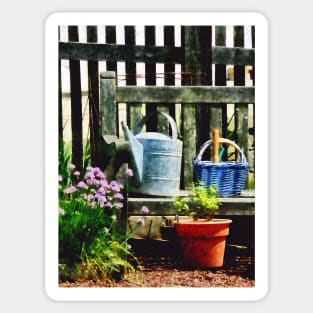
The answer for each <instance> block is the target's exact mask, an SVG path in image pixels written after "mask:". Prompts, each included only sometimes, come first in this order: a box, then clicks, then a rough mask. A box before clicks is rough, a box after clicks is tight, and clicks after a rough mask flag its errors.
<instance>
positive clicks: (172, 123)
mask: <svg viewBox="0 0 313 313" xmlns="http://www.w3.org/2000/svg"><path fill="white" fill-rule="evenodd" d="M155 114H160V115H163V116H164V117H165V118H166V119H167V120H168V122H169V124H170V126H171V129H172V140H176V139H177V137H178V134H177V127H176V122H175V120H174V119H173V118H172V117H171V116H170V115H169V114H167V113H165V112H161V111H156V112H153V113H151V114H150V115H148V116H145V117H144V118H143V119H142V120H141V121H140V122H139V123H138V125H137V126H136V127H135V129H134V135H137V134H139V133H140V132H141V130H142V128H143V125H145V124H146V122H147V121H148V120H149V119H150V118H151V117H152V116H153V115H155Z"/></svg>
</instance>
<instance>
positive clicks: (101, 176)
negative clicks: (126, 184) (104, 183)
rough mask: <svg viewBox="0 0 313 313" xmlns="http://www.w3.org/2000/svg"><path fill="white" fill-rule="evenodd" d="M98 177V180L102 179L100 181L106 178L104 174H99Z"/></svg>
mask: <svg viewBox="0 0 313 313" xmlns="http://www.w3.org/2000/svg"><path fill="white" fill-rule="evenodd" d="M96 176H97V177H98V178H100V179H104V178H105V175H104V173H102V172H99V173H97V175H96Z"/></svg>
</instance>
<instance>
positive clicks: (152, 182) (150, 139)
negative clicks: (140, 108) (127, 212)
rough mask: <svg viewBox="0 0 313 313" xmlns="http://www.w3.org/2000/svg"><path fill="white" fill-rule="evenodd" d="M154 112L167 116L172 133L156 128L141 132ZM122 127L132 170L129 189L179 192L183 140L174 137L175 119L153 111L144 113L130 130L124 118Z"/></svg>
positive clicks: (166, 193)
mask: <svg viewBox="0 0 313 313" xmlns="http://www.w3.org/2000/svg"><path fill="white" fill-rule="evenodd" d="M154 114H161V115H162V116H163V117H165V118H166V119H167V120H168V122H169V124H170V127H171V130H172V136H171V137H170V136H167V135H164V134H162V133H157V132H145V133H142V132H141V130H142V128H143V126H144V125H145V123H146V122H147V121H148V120H149V119H150V118H151V116H152V115H154ZM122 128H123V131H124V135H125V138H126V140H127V141H129V146H130V154H131V157H130V163H131V164H130V166H131V168H132V169H133V173H134V175H133V177H131V178H130V182H129V190H130V191H132V192H136V193H141V194H147V195H154V196H175V195H178V194H179V186H180V172H181V160H182V147H183V143H182V141H180V140H178V139H177V128H176V123H175V121H174V119H173V118H172V117H171V116H170V115H168V114H166V113H164V112H156V113H152V114H150V115H149V116H147V117H144V118H143V119H142V120H141V121H140V122H139V124H138V125H137V126H136V127H135V128H134V131H133V133H132V132H131V131H130V130H129V128H128V127H127V125H125V124H124V123H123V122H122Z"/></svg>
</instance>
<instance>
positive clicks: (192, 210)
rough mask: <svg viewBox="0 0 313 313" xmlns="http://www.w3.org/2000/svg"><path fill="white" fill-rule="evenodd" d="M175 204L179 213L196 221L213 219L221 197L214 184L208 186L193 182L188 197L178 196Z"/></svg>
mask: <svg viewBox="0 0 313 313" xmlns="http://www.w3.org/2000/svg"><path fill="white" fill-rule="evenodd" d="M173 205H174V208H175V209H176V211H177V213H178V214H179V215H182V214H184V215H188V216H190V217H192V218H193V220H195V221H196V220H198V219H206V220H212V219H213V216H214V214H215V212H216V211H217V210H218V208H219V199H218V198H217V197H216V188H215V187H214V186H211V187H209V188H206V187H204V186H203V185H201V184H199V185H195V184H193V185H192V189H191V191H190V193H189V196H188V199H186V198H183V197H176V198H175V199H174V203H173Z"/></svg>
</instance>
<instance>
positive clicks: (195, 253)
mask: <svg viewBox="0 0 313 313" xmlns="http://www.w3.org/2000/svg"><path fill="white" fill-rule="evenodd" d="M173 205H174V208H175V209H176V211H177V213H178V214H179V215H184V216H187V218H180V219H179V220H178V221H176V222H174V227H175V232H176V237H177V239H178V242H179V244H180V246H181V248H182V251H183V257H184V261H185V263H187V264H188V265H191V266H193V267H199V268H211V267H221V266H222V265H223V262H224V252H225V245H226V237H227V235H228V234H229V225H230V223H231V222H232V221H231V220H230V219H219V218H214V214H215V213H216V212H217V211H218V208H219V199H218V198H217V196H216V188H215V187H214V186H211V187H209V188H206V187H204V186H203V185H201V184H199V185H193V186H192V189H191V191H190V193H189V195H188V197H176V198H175V199H174V202H173ZM188 217H189V218H188Z"/></svg>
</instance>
